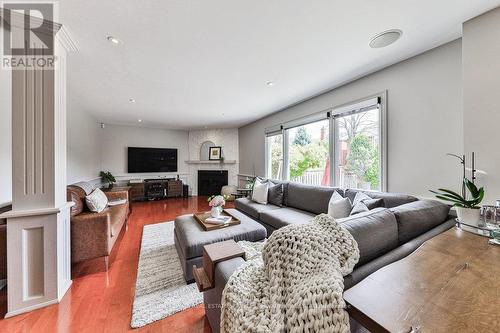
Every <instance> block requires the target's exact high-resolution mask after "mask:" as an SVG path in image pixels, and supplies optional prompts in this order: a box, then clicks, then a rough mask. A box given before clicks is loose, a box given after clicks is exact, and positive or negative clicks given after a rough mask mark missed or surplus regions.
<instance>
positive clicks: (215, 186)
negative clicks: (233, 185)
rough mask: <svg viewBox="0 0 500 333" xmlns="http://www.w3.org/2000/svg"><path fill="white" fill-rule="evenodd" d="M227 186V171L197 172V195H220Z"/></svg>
mask: <svg viewBox="0 0 500 333" xmlns="http://www.w3.org/2000/svg"><path fill="white" fill-rule="evenodd" d="M225 185H227V170H198V195H214V194H220V192H221V190H222V186H225Z"/></svg>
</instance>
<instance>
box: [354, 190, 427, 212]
mask: <svg viewBox="0 0 500 333" xmlns="http://www.w3.org/2000/svg"><path fill="white" fill-rule="evenodd" d="M358 192H363V193H364V194H366V195H368V196H369V197H370V198H372V199H383V200H384V207H385V208H392V207H397V206H400V205H404V204H406V203H409V202H413V201H417V200H418V199H417V198H416V197H414V196H411V195H407V194H399V193H387V192H378V191H361V190H356V189H347V190H345V197H347V198H349V199H350V200H351V201H352V202H353V201H354V198H355V197H356V193H358Z"/></svg>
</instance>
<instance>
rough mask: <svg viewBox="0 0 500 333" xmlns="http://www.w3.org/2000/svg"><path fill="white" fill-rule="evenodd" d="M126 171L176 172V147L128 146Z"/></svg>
mask: <svg viewBox="0 0 500 333" xmlns="http://www.w3.org/2000/svg"><path fill="white" fill-rule="evenodd" d="M128 172H129V173H138V172H177V149H171V148H138V147H128Z"/></svg>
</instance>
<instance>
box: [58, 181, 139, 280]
mask: <svg viewBox="0 0 500 333" xmlns="http://www.w3.org/2000/svg"><path fill="white" fill-rule="evenodd" d="M105 194H106V196H107V197H108V199H109V200H116V199H126V200H127V202H126V203H125V204H122V205H117V206H112V207H107V208H106V209H104V210H103V211H102V212H100V213H94V212H91V211H89V209H88V208H87V204H86V203H85V191H84V190H83V189H82V188H80V187H78V186H72V185H70V186H68V188H67V196H68V201H73V202H74V203H75V205H74V206H73V207H72V208H71V262H73V263H76V262H81V261H84V260H89V259H94V258H99V257H104V260H105V262H106V270H107V269H108V264H109V261H108V260H109V259H108V258H109V255H110V253H111V250H112V249H113V246H114V245H115V243H116V240H117V239H118V236H119V235H120V231H121V230H122V228H123V225H124V224H127V223H128V215H129V212H130V211H129V197H128V192H127V191H116V192H105Z"/></svg>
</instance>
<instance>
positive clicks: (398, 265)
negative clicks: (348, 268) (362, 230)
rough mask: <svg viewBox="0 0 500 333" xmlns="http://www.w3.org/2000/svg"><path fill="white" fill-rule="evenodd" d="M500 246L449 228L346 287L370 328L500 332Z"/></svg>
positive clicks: (351, 307)
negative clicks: (402, 257)
mask: <svg viewBox="0 0 500 333" xmlns="http://www.w3.org/2000/svg"><path fill="white" fill-rule="evenodd" d="M499 263H500V247H499V246H494V245H489V244H488V238H486V237H482V236H479V235H475V234H472V233H469V232H466V231H463V230H460V229H458V228H452V229H450V230H448V231H446V232H444V233H442V234H440V235H438V236H436V237H434V238H432V239H430V240H428V241H427V242H425V243H424V244H423V245H422V246H421V247H420V248H418V249H417V250H416V251H415V252H413V253H412V254H410V255H409V256H408V257H406V258H404V259H402V260H399V261H397V262H395V263H392V264H390V265H388V266H386V267H384V268H382V269H380V270H378V271H376V272H375V273H373V274H371V275H370V276H368V277H367V278H366V279H364V280H363V281H361V282H360V283H358V284H357V285H355V286H354V287H352V288H350V289H349V290H346V291H345V292H344V299H345V300H346V302H347V306H348V312H349V315H350V316H351V317H352V318H354V319H355V320H356V321H357V322H359V323H360V324H361V325H363V326H365V327H366V328H367V329H369V330H370V331H371V332H412V331H413V332H500V313H499V311H500V265H499Z"/></svg>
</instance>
